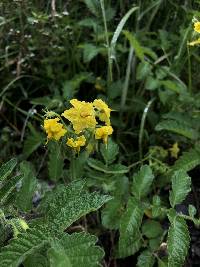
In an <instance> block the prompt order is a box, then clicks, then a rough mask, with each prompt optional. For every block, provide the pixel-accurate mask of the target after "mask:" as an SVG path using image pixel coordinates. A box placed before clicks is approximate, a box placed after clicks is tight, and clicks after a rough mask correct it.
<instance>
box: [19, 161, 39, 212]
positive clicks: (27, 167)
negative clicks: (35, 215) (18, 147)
mask: <svg viewBox="0 0 200 267" xmlns="http://www.w3.org/2000/svg"><path fill="white" fill-rule="evenodd" d="M20 170H21V173H22V175H23V179H22V185H21V188H20V190H19V192H18V194H17V199H16V202H17V206H18V207H19V208H20V209H21V210H22V211H29V210H31V208H32V199H33V194H34V192H35V189H36V185H37V181H36V178H35V172H34V169H33V166H32V165H31V164H30V163H29V162H27V161H24V162H22V163H21V164H20Z"/></svg>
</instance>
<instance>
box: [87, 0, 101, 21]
mask: <svg viewBox="0 0 200 267" xmlns="http://www.w3.org/2000/svg"><path fill="white" fill-rule="evenodd" d="M84 3H85V4H86V6H87V8H88V9H89V10H90V12H91V13H92V14H93V15H95V16H96V17H99V16H100V14H101V10H100V4H99V1H98V0H84Z"/></svg>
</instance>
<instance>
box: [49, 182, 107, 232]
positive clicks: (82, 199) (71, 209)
mask: <svg viewBox="0 0 200 267" xmlns="http://www.w3.org/2000/svg"><path fill="white" fill-rule="evenodd" d="M84 185H85V183H84V182H82V181H78V182H73V183H71V184H70V185H69V186H67V187H65V186H60V187H58V188H57V189H55V190H54V191H53V192H52V194H51V197H50V198H49V199H47V205H46V207H45V211H44V213H46V216H45V222H46V223H47V224H48V226H49V229H50V230H52V231H57V230H59V231H63V230H64V229H66V228H67V227H69V226H70V225H71V224H72V223H73V222H75V221H77V220H78V219H79V218H81V217H82V216H84V215H86V214H88V213H90V212H92V211H96V210H97V209H99V208H100V207H101V206H102V205H103V204H105V203H106V202H107V201H109V200H110V199H111V197H109V196H106V195H99V194H98V193H95V192H94V193H88V192H87V191H85V190H84Z"/></svg>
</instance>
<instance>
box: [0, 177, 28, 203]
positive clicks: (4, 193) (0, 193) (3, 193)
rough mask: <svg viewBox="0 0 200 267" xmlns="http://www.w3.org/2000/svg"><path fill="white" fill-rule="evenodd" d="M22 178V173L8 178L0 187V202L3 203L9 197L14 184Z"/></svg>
mask: <svg viewBox="0 0 200 267" xmlns="http://www.w3.org/2000/svg"><path fill="white" fill-rule="evenodd" d="M22 178H23V175H18V176H14V177H12V178H10V179H9V180H8V181H7V182H6V183H5V184H3V186H1V188H0V203H1V205H3V204H5V202H6V201H7V199H8V198H9V197H10V195H11V193H12V192H13V191H14V189H15V188H16V184H17V183H18V182H19V181H20V180H21V179H22Z"/></svg>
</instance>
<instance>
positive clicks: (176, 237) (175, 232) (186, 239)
mask: <svg viewBox="0 0 200 267" xmlns="http://www.w3.org/2000/svg"><path fill="white" fill-rule="evenodd" d="M169 220H170V223H171V226H170V228H169V232H168V239H167V249H168V266H169V267H172V266H173V267H182V266H183V265H184V261H185V258H186V256H187V252H188V248H189V243H190V235H189V232H188V227H187V224H186V222H185V220H184V219H183V218H182V217H179V216H177V215H169Z"/></svg>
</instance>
